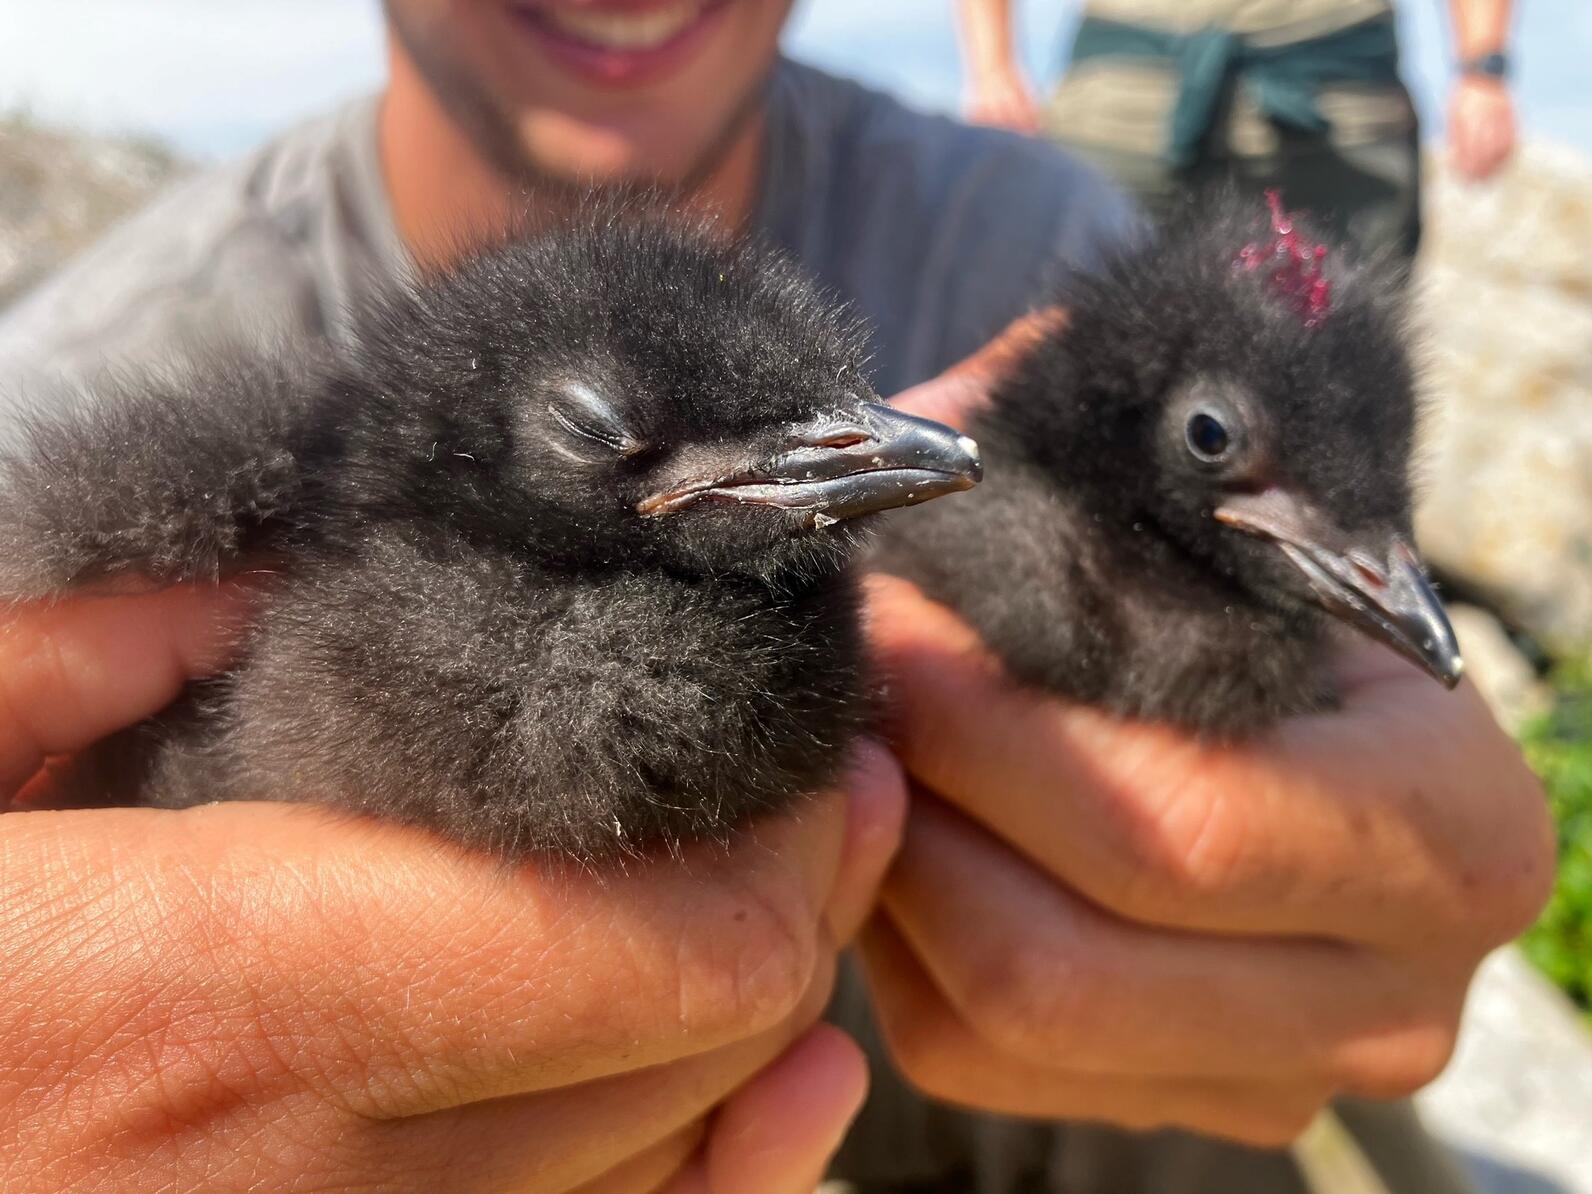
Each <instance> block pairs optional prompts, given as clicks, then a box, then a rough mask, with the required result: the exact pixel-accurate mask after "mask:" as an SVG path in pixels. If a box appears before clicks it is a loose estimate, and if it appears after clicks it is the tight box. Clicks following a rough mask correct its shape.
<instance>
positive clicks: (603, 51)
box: [511, 0, 732, 85]
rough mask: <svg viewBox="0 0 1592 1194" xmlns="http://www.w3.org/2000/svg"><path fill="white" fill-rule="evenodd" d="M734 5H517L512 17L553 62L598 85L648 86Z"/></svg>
mask: <svg viewBox="0 0 1592 1194" xmlns="http://www.w3.org/2000/svg"><path fill="white" fill-rule="evenodd" d="M731 2H732V0H667V2H665V3H641V4H635V3H630V4H625V3H619V4H598V5H589V4H588V5H572V4H557V3H554V4H537V3H530V2H528V0H522V2H521V3H516V4H514V5H513V7H512V9H511V11H512V13H513V14H514V17H515V18H516V20H517V21H518V23H519V24H520V26H521V27H522V28H524V29H525V30H526V31H527V32H529V33H531V34H532V35H534V36H535V37H536V39H537V41H538V42H539V43H540V45H541V47H542V48H543V49H544V50H545V51H546V52H547V53H548V54H549V55H550V56H551V57H553V58H555V59H556V60H558V61H559V62H560V63H561V64H563V65H564V66H566V67H568V68H570V69H572V70H574V71H575V72H576V73H578V74H580V75H582V76H584V77H586V78H588V79H590V80H592V81H594V82H599V83H605V84H610V85H629V84H635V83H640V82H646V81H650V80H651V79H654V78H656V77H658V76H659V75H661V74H664V73H667V72H668V71H669V70H670V69H671V68H673V67H674V66H675V65H676V64H678V63H680V62H683V61H685V60H686V59H687V58H688V57H689V56H690V53H691V50H692V49H693V48H694V47H695V45H696V44H697V43H698V42H699V41H700V40H701V38H702V37H703V35H704V34H705V33H707V32H708V30H709V29H710V28H711V27H712V26H713V25H715V24H717V21H716V20H715V18H716V17H717V16H718V15H719V14H720V13H721V12H722V11H723V10H724V9H725V8H726V7H728V5H729V4H730V3H731Z"/></svg>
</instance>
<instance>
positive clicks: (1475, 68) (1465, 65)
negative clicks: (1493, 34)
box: [1459, 50, 1509, 79]
mask: <svg viewBox="0 0 1592 1194" xmlns="http://www.w3.org/2000/svg"><path fill="white" fill-rule="evenodd" d="M1459 72H1460V74H1463V75H1482V76H1484V77H1486V78H1489V79H1507V78H1508V77H1509V55H1508V54H1505V53H1504V52H1503V51H1502V50H1494V51H1493V52H1492V53H1491V54H1481V55H1478V56H1477V57H1475V58H1467V59H1465V60H1464V61H1463V62H1461V63H1460V64H1459Z"/></svg>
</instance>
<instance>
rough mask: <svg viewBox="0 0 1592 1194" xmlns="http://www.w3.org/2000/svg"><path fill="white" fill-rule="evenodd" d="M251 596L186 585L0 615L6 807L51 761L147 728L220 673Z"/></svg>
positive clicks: (0, 803)
mask: <svg viewBox="0 0 1592 1194" xmlns="http://www.w3.org/2000/svg"><path fill="white" fill-rule="evenodd" d="M249 596H250V594H249V591H248V589H247V588H245V587H242V586H239V585H232V584H229V585H178V586H176V587H175V588H171V589H164V590H161V591H160V592H155V593H141V594H138V595H134V596H120V597H73V598H68V599H65V600H62V601H60V602H56V603H52V604H45V603H29V604H26V605H19V606H14V607H12V608H10V609H6V610H3V611H0V808H4V807H5V805H6V803H7V802H8V801H9V800H10V798H11V797H12V796H14V795H15V794H16V792H17V790H18V789H19V788H20V787H21V786H22V785H23V784H24V783H26V782H27V780H28V779H29V778H30V777H31V776H32V775H33V774H34V772H36V771H37V770H38V768H39V766H40V764H41V763H43V761H44V760H45V758H46V757H47V756H50V755H54V754H62V753H65V752H67V751H72V750H78V749H80V748H82V747H84V746H87V745H88V744H89V743H91V742H94V741H96V740H97V739H99V738H102V737H104V736H105V735H106V734H109V733H111V732H113V731H115V730H119V729H121V728H123V727H124V726H129V725H132V724H133V723H135V722H138V721H141V720H142V719H144V718H145V717H148V716H150V715H151V714H153V713H156V712H158V711H159V710H160V709H161V708H163V707H164V706H165V705H167V704H168V703H170V701H171V700H172V699H173V698H174V697H176V696H177V694H178V693H179V692H181V691H182V687H183V685H184V684H186V683H187V682H188V681H189V680H191V679H193V678H194V677H196V676H203V675H206V674H208V673H210V672H212V671H214V670H215V669H217V668H219V667H220V666H222V665H223V664H224V663H225V661H226V657H227V654H228V651H229V649H230V646H231V641H232V639H233V637H234V635H235V633H236V630H237V626H238V622H239V620H240V619H241V618H242V616H243V615H244V614H245V613H246V612H247V609H248V604H249Z"/></svg>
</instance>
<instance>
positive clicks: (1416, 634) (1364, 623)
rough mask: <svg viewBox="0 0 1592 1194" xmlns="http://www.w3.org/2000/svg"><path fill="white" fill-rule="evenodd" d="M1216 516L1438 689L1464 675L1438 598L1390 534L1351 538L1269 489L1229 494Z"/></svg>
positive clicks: (1319, 600) (1406, 549)
mask: <svg viewBox="0 0 1592 1194" xmlns="http://www.w3.org/2000/svg"><path fill="white" fill-rule="evenodd" d="M1216 519H1217V521H1219V522H1223V523H1226V524H1227V525H1228V526H1232V527H1236V528H1238V529H1239V530H1242V531H1247V532H1248V533H1250V534H1252V535H1258V536H1260V537H1261V538H1263V539H1267V540H1269V541H1270V542H1272V543H1274V544H1276V545H1277V547H1278V548H1279V549H1280V550H1281V551H1282V553H1283V555H1285V556H1286V557H1287V559H1288V562H1289V563H1290V564H1292V565H1293V566H1294V567H1295V568H1297V569H1298V570H1299V571H1300V572H1301V573H1302V574H1303V575H1304V578H1305V580H1306V581H1307V582H1308V584H1309V586H1310V589H1311V591H1312V593H1313V594H1314V597H1315V601H1316V603H1317V604H1318V605H1320V606H1321V607H1322V608H1323V609H1325V610H1326V611H1327V612H1328V613H1330V614H1332V615H1333V616H1335V617H1337V618H1341V619H1342V620H1343V621H1345V622H1347V623H1348V624H1349V625H1351V626H1353V627H1354V628H1355V629H1357V630H1359V631H1361V632H1362V633H1364V634H1367V635H1370V636H1371V637H1372V638H1374V639H1377V640H1379V641H1381V642H1383V643H1386V644H1387V645H1388V646H1390V647H1392V648H1393V649H1394V650H1395V651H1397V652H1398V653H1399V654H1401V655H1403V656H1404V657H1405V658H1407V659H1409V660H1411V661H1412V662H1414V663H1415V664H1416V665H1418V666H1419V667H1420V668H1422V669H1423V670H1424V671H1425V672H1426V673H1427V674H1428V675H1430V676H1431V677H1432V678H1433V679H1435V680H1437V681H1439V682H1440V683H1441V684H1442V685H1443V686H1444V687H1445V688H1453V687H1454V686H1455V685H1456V684H1458V683H1459V678H1460V676H1461V675H1463V674H1464V670H1465V664H1464V660H1463V659H1461V658H1460V654H1459V644H1458V642H1457V641H1456V640H1455V638H1454V628H1453V626H1452V625H1450V623H1449V621H1448V615H1447V613H1445V612H1444V610H1443V603H1442V601H1441V600H1440V599H1439V598H1438V596H1437V594H1436V593H1435V592H1434V591H1433V590H1432V586H1431V583H1430V582H1429V581H1428V580H1427V579H1426V572H1425V570H1424V569H1423V568H1422V567H1421V561H1420V559H1419V557H1417V556H1416V554H1415V552H1414V551H1413V550H1412V549H1411V548H1410V546H1409V544H1408V543H1406V542H1405V541H1404V540H1403V539H1402V538H1400V537H1399V536H1397V535H1393V536H1390V537H1388V538H1387V539H1386V540H1384V541H1383V542H1381V543H1379V544H1370V543H1356V542H1353V541H1351V538H1350V536H1348V535H1346V534H1344V533H1343V532H1341V531H1339V530H1338V529H1337V528H1335V527H1333V526H1332V525H1331V524H1330V523H1328V522H1327V521H1326V520H1325V519H1323V518H1321V517H1319V516H1316V515H1314V514H1313V513H1312V512H1311V511H1310V510H1309V509H1308V507H1306V506H1305V505H1304V504H1303V503H1301V502H1299V501H1298V500H1297V499H1295V498H1293V497H1292V496H1291V495H1288V494H1286V493H1283V492H1281V491H1279V490H1276V489H1270V490H1265V491H1262V492H1261V493H1256V494H1236V495H1234V496H1232V497H1230V498H1229V499H1228V500H1227V501H1226V502H1224V503H1223V504H1222V505H1221V506H1220V507H1218V508H1217V510H1216Z"/></svg>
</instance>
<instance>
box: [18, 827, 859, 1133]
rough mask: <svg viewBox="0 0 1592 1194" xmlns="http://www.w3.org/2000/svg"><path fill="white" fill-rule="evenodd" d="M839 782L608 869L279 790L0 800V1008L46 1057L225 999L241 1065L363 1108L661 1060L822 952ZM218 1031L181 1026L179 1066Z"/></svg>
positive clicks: (148, 1061)
mask: <svg viewBox="0 0 1592 1194" xmlns="http://www.w3.org/2000/svg"><path fill="white" fill-rule="evenodd" d="M844 805H845V802H844V800H841V799H825V800H815V801H813V802H811V804H810V805H808V806H807V807H806V808H804V810H803V811H802V813H801V815H799V816H792V817H786V818H782V819H779V820H770V821H767V822H765V823H762V824H760V825H759V826H757V827H756V832H755V833H748V834H746V835H744V836H743V837H742V838H741V839H740V840H738V841H737V842H736V843H735V844H734V846H733V847H732V848H731V849H728V850H726V849H724V848H722V847H718V846H710V845H706V844H704V845H700V846H697V847H693V848H688V849H687V850H686V851H685V853H684V855H683V857H681V858H678V859H660V860H658V861H655V862H648V863H641V864H634V865H633V866H632V867H631V869H630V872H629V873H628V874H623V873H620V874H608V875H606V876H597V875H592V874H587V873H579V872H577V871H576V869H575V868H573V867H562V868H560V867H555V866H550V865H548V864H546V863H540V864H539V863H536V862H527V863H525V864H524V865H520V866H517V867H513V868H507V867H505V866H504V865H503V864H502V863H500V862H499V861H497V860H495V859H493V858H491V857H488V856H483V855H474V854H467V853H464V852H462V851H459V850H457V849H455V848H453V847H451V846H449V845H448V844H447V843H445V842H443V841H441V840H439V839H436V838H434V837H432V836H431V835H429V834H426V833H423V832H420V831H418V830H413V829H409V828H406V827H403V826H399V825H394V824H389V823H380V822H373V821H366V820H360V819H354V818H349V817H346V816H337V815H328V814H326V813H325V812H323V811H321V810H314V809H308V808H303V807H295V806H290V805H278V804H241V803H240V804H223V805H213V806H207V807H204V808H198V809H190V810H187V811H185V812H181V813H164V812H159V811H155V810H147V809H111V810H95V811H93V812H59V813H58V812H35V813H27V814H16V815H13V816H10V817H6V818H3V819H0V906H3V907H6V908H8V909H12V910H13V911H14V915H13V916H12V917H11V918H10V919H9V920H8V922H7V924H6V925H5V926H4V932H5V938H4V941H3V944H4V947H5V952H6V955H7V956H8V957H12V958H18V959H20V958H26V959H27V963H26V964H25V965H20V966H19V968H18V970H17V972H16V977H17V981H18V982H19V983H20V984H21V987H20V989H19V990H17V991H16V992H15V994H14V997H13V999H11V1000H10V1001H8V1003H7V1004H6V1005H5V1006H3V1007H0V1028H3V1029H6V1030H7V1031H11V1032H14V1034H15V1036H16V1038H17V1039H37V1040H38V1049H37V1062H38V1065H39V1066H40V1067H41V1070H48V1071H49V1075H55V1076H56V1077H57V1078H59V1079H60V1080H65V1079H66V1078H67V1077H69V1075H70V1073H71V1072H72V1071H73V1067H74V1066H81V1067H85V1068H88V1069H92V1068H93V1067H94V1066H95V1065H99V1064H103V1061H104V1051H105V1049H106V1048H108V1047H109V1042H108V1040H107V1039H106V1038H105V1036H104V1035H103V1033H104V1032H114V1033H115V1034H117V1039H118V1040H125V1041H137V1040H140V1039H148V1040H151V1041H165V1042H168V1043H169V1044H170V1047H171V1048H172V1049H175V1048H176V1047H177V1043H178V1042H180V1041H181V1040H182V1039H183V1031H184V1028H185V1026H188V1025H191V1024H192V1023H193V1012H194V1009H200V1008H207V1007H221V1008H235V1007H246V1008H248V1009H249V1015H248V1017H247V1028H248V1031H247V1033H246V1034H244V1035H246V1036H247V1038H248V1041H249V1042H250V1049H251V1050H253V1055H254V1056H253V1063H254V1064H255V1065H256V1067H257V1068H258V1070H259V1071H260V1072H259V1073H258V1074H256V1076H255V1079H254V1080H255V1081H257V1082H258V1083H260V1084H266V1085H271V1084H274V1086H275V1087H276V1088H281V1089H283V1090H292V1089H297V1088H299V1087H301V1086H304V1085H309V1086H311V1087H314V1088H315V1089H317V1090H318V1091H319V1093H321V1094H322V1095H323V1096H325V1097H327V1098H332V1099H337V1100H340V1101H341V1102H343V1103H345V1104H347V1105H349V1106H350V1107H351V1108H352V1109H353V1110H356V1111H358V1112H359V1113H360V1114H363V1115H367V1116H371V1117H376V1118H387V1117H393V1116H398V1115H406V1114H415V1113H418V1112H421V1111H428V1110H437V1109H441V1108H445V1107H448V1106H454V1105H457V1104H461V1103H466V1102H472V1101H476V1100H479V1099H485V1098H493V1097H498V1096H504V1095H510V1094H517V1093H523V1092H527V1091H534V1090H539V1089H547V1088H551V1087H557V1086H562V1085H565V1084H567V1083H570V1082H575V1081H581V1080H587V1079H592V1078H596V1077H600V1076H603V1075H605V1074H609V1073H613V1072H617V1071H627V1070H632V1069H635V1068H637V1067H641V1066H646V1065H656V1064H661V1063H663V1062H667V1061H672V1060H675V1059H677V1058H680V1057H682V1056H688V1055H692V1054H696V1053H701V1052H704V1051H706V1050H710V1049H713V1048H716V1047H719V1046H722V1045H725V1044H729V1043H733V1042H735V1041H738V1040H742V1039H745V1038H747V1037H749V1036H752V1035H755V1034H757V1033H760V1032H766V1031H768V1030H770V1029H772V1028H775V1027H776V1026H778V1025H780V1024H782V1023H784V1022H785V1021H786V1020H787V1019H788V1018H789V1017H790V1016H791V1014H792V1012H793V1010H794V1009H795V1008H796V1007H797V1006H798V1005H799V1003H800V1001H801V999H802V998H803V997H804V994H805V993H806V992H807V991H808V990H809V989H810V987H811V985H812V981H813V977H814V975H815V974H816V973H817V972H818V971H819V969H820V967H822V966H825V965H827V964H828V958H827V955H828V953H829V952H830V951H831V948H832V947H831V945H830V944H829V942H828V941H827V939H826V936H825V931H824V927H823V924H822V921H823V915H824V906H825V903H826V901H827V900H828V897H829V892H830V887H831V885H832V883H833V879H834V875H835V872H836V867H837V863H838V857H839V854H840V851H841V845H842V839H843V834H844V820H845V807H844ZM46 1006H72V1007H74V1009H75V1013H74V1017H73V1018H71V1019H69V1020H63V1021H60V1022H56V1021H50V1022H49V1024H48V1025H45V1026H41V1025H40V1024H39V1023H38V1022H37V1021H36V1020H29V1019H27V1018H28V1017H29V1016H31V1014H32V1013H31V1011H30V1010H29V1009H31V1008H35V1007H46ZM15 1017H22V1018H23V1020H24V1021H25V1022H22V1023H11V1024H9V1026H8V1025H7V1024H6V1021H9V1020H12V1019H13V1018H15ZM174 1019H175V1022H174ZM102 1026H103V1027H102ZM46 1029H48V1031H46ZM195 1031H199V1028H198V1027H197V1026H196V1027H195ZM45 1038H48V1039H45ZM226 1044H227V1041H226V1040H225V1039H223V1038H221V1037H220V1036H219V1035H218V1034H217V1032H215V1031H214V1030H207V1031H206V1033H205V1034H204V1039H203V1040H201V1041H199V1042H196V1043H195V1044H194V1047H193V1050H192V1056H191V1057H188V1058H187V1059H186V1061H185V1064H186V1065H187V1066H188V1067H189V1068H191V1069H193V1070H194V1072H195V1074H196V1078H195V1080H196V1081H198V1080H199V1076H202V1073H203V1070H204V1065H205V1064H206V1062H207V1060H210V1061H213V1060H214V1059H207V1055H206V1050H207V1049H210V1048H216V1049H221V1048H223V1047H224V1046H225V1045H226ZM151 1053H152V1054H155V1053H158V1051H157V1050H151ZM127 1059H128V1063H129V1064H132V1065H134V1066H135V1067H142V1068H148V1067H149V1066H157V1065H158V1064H159V1058H158V1057H157V1056H147V1057H146V1056H143V1055H141V1054H138V1053H137V1052H136V1050H133V1051H130V1052H128V1053H127ZM217 1064H219V1063H217ZM153 1072H154V1071H151V1073H153ZM182 1072H183V1068H182V1067H181V1066H176V1065H171V1066H169V1067H168V1069H167V1071H166V1076H167V1077H168V1078H169V1080H170V1084H171V1086H172V1088H173V1089H179V1088H180V1087H181V1084H182ZM49 1075H46V1074H43V1073H42V1072H41V1075H40V1076H39V1077H40V1080H41V1081H44V1080H46V1079H47V1078H48V1077H49ZM129 1080H130V1081H133V1080H134V1079H129Z"/></svg>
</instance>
